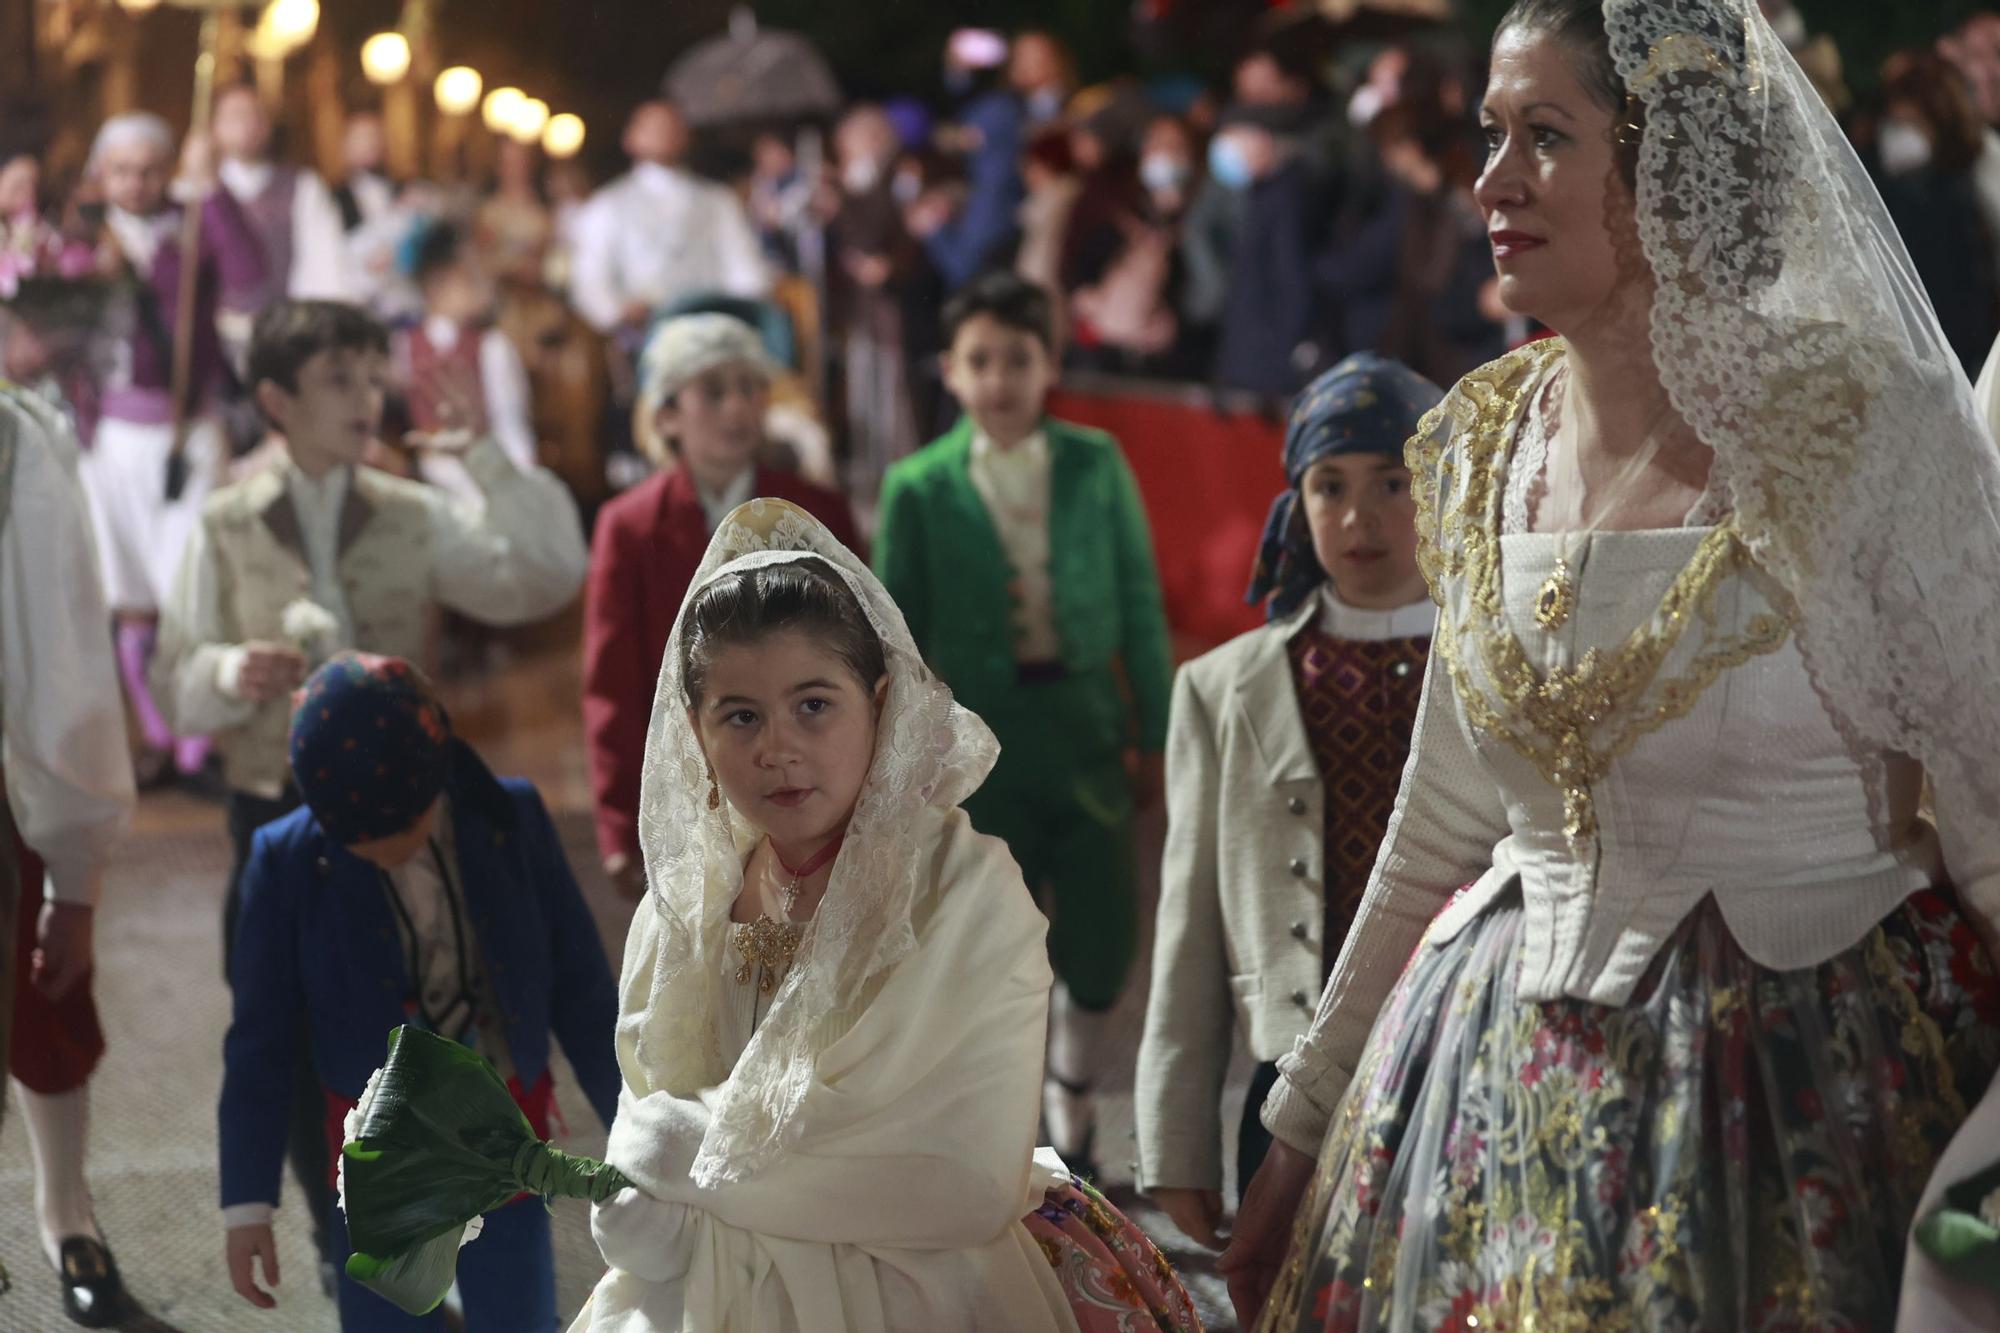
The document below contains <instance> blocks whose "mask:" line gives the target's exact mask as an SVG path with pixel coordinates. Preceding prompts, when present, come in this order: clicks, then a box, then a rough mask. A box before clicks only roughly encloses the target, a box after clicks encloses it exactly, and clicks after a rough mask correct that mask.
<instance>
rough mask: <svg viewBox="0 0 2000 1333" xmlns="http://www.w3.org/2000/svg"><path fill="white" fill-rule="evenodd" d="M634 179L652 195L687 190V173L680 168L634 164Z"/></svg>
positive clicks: (655, 163) (650, 163) (652, 163)
mask: <svg viewBox="0 0 2000 1333" xmlns="http://www.w3.org/2000/svg"><path fill="white" fill-rule="evenodd" d="M632 179H633V181H634V182H635V183H637V184H638V185H639V186H640V187H641V188H642V189H644V190H646V191H648V192H650V193H652V194H672V193H673V192H675V191H677V190H682V189H685V188H687V173H686V172H685V171H682V170H681V169H680V168H679V167H663V166H661V165H660V164H659V163H658V162H634V163H633V164H632Z"/></svg>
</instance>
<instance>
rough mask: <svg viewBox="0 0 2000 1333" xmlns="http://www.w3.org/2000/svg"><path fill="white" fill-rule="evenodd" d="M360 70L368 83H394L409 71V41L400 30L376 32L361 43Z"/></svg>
mask: <svg viewBox="0 0 2000 1333" xmlns="http://www.w3.org/2000/svg"><path fill="white" fill-rule="evenodd" d="M361 72H362V73H363V74H366V75H367V76H368V81H369V82H370V83H394V82H396V80H398V79H400V78H402V77H403V76H404V75H405V74H408V73H409V72H410V42H409V39H408V38H407V37H405V36H403V34H402V33H400V32H378V33H376V34H375V35H374V36H373V37H370V38H369V39H368V40H367V41H365V42H363V43H362V44H361Z"/></svg>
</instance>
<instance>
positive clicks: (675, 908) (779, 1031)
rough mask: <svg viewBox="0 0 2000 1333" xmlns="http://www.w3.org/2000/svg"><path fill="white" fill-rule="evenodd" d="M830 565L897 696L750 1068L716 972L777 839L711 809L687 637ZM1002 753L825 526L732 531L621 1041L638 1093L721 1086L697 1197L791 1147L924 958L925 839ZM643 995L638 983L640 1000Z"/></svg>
mask: <svg viewBox="0 0 2000 1333" xmlns="http://www.w3.org/2000/svg"><path fill="white" fill-rule="evenodd" d="M813 556H817V557H818V558H820V559H822V560H824V561H825V562H826V563H827V564H829V565H831V566H832V567H833V568H834V570H835V571H836V572H838V573H839V575H840V576H841V578H842V579H844V580H845V581H846V583H847V585H848V587H849V588H850V589H851V590H852V591H853V593H854V595H855V597H856V599H857V600H858V601H859V602H860V604H861V606H862V607H863V608H864V610H865V611H866V612H867V615H868V618H869V622H870V623H871V624H872V625H873V626H874V628H875V632H876V634H877V635H879V636H880V638H881V640H882V647H883V650H884V653H885V655H886V657H887V659H888V666H889V692H888V697H887V700H886V701H885V703H884V705H883V709H882V718H881V722H880V724H879V727H878V730H877V739H876V749H875V760H874V764H873V766H872V767H871V768H870V769H869V772H868V778H867V781H866V783H865V784H864V785H863V787H862V790H861V797H860V801H859V803H858V804H857V805H856V807H855V811H854V817H853V820H852V822H851V823H850V824H849V826H848V830H847V837H846V841H845V842H844V843H843V844H842V845H841V849H840V855H839V857H838V859H836V860H835V862H834V868H833V875H832V878H831V880H830V881H829V882H828V885H827V891H826V895H825V897H824V899H823V900H822V901H821V903H820V907H819V910H818V913H817V915H816V916H815V917H814V918H813V920H812V922H811V924H810V925H809V926H808V927H807V929H806V933H805V940H804V942H803V944H802V946H801V948H800V952H799V954H798V958H797V960H796V962H795V963H794V964H793V966H792V968H791V969H790V970H789V971H788V972H787V973H786V975H785V978H784V980H783V982H782V983H781V984H780V985H779V987H778V991H777V994H776V996H775V997H774V998H773V1000H772V1003H771V1007H770V1010H769V1013H768V1014H767V1015H765V1016H764V1018H763V1019H762V1021H761V1022H760V1023H759V1024H758V1026H757V1030H756V1032H755V1034H754V1035H753V1036H752V1037H751V1039H750V1042H749V1045H748V1046H747V1047H746V1048H745V1049H744V1051H743V1053H742V1056H741V1058H740V1059H738V1060H736V1061H735V1064H734V1070H733V1072H732V1071H731V1068H730V1065H729V1062H728V1061H726V1060H725V1059H724V1054H723V1052H722V1050H721V1049H720V1042H719V1039H718V1029H717V1011H716V1006H717V1004H718V996H717V987H718V984H719V983H718V981H717V978H718V977H719V976H720V975H721V973H720V970H719V969H718V967H717V965H716V962H715V959H716V957H717V955H718V953H719V952H720V951H721V950H722V949H723V948H725V947H726V944H725V941H726V938H727V928H728V921H729V909H730V905H731V904H732V903H733V902H734V901H735V900H736V897H737V895H738V893H739V892H740V891H741V888H742V882H743V865H744V861H745V859H746V858H747V856H748V854H749V852H750V850H751V849H752V847H753V846H754V845H755V842H756V840H757V839H758V838H759V837H760V836H761V834H760V833H759V831H758V830H757V829H756V828H754V827H753V826H752V825H751V824H750V823H749V822H748V821H747V820H745V819H743V818H742V816H740V815H738V814H737V813H736V812H735V811H734V809H733V808H732V807H731V806H730V805H729V803H728V802H727V801H724V802H723V804H722V808H721V809H719V810H710V809H709V808H708V790H709V781H708V776H707V766H706V764H705V763H704V761H703V757H702V752H701V747H700V745H699V743H698V741H697V740H696V737H695V732H694V728H693V725H692V724H691V723H690V721H689V719H688V706H687V699H686V696H685V693H684V690H683V678H682V671H681V660H682V634H683V631H684V622H685V618H686V615H687V607H688V606H689V605H690V604H692V602H693V600H694V598H695V597H696V596H697V595H698V594H699V593H700V592H701V590H702V589H703V588H704V587H706V586H707V585H708V584H709V583H711V582H713V581H714V580H715V579H717V578H720V577H723V576H726V575H729V574H733V573H737V572H740V571H744V570H750V569H756V568H760V567H762V566H766V565H773V564H779V563H782V562H786V561H794V560H800V559H804V558H808V557H813ZM998 754H999V745H998V743H997V742H996V741H995V740H994V738H993V734H992V732H991V731H989V730H988V729H987V727H986V724H985V723H984V722H982V721H980V719H979V718H978V717H977V716H976V715H975V714H973V713H970V712H968V711H966V710H965V709H963V708H961V707H959V706H958V704H957V703H956V702H954V701H953V699H952V696H951V692H950V691H949V690H948V689H947V688H946V687H945V685H944V683H943V682H942V681H940V680H939V679H938V678H937V677H936V676H934V675H932V674H931V671H930V669H929V668H928V667H926V666H925V665H924V661H923V657H922V655H921V654H920V653H919V652H918V650H917V646H916V643H915V641H914V640H913V639H912V638H911V637H910V631H909V628H908V626H907V625H905V624H904V621H903V616H902V613H901V612H900V611H898V610H897V609H896V605H895V603H894V602H893V601H891V600H890V598H889V595H888V593H887V591H886V590H884V589H883V587H882V585H881V584H880V583H879V582H878V581H877V580H876V579H875V578H874V576H873V575H871V574H870V573H869V572H868V570H867V568H866V567H865V566H864V565H862V564H861V562H860V561H858V560H857V559H855V557H854V556H853V555H852V554H851V553H850V552H849V551H848V550H847V549H846V548H845V547H844V546H842V545H841V544H840V543H839V542H838V541H836V540H835V539H834V538H833V536H832V535H831V534H830V533H828V532H827V530H826V529H825V528H824V527H822V526H821V525H820V524H819V523H818V522H817V521H816V520H815V519H813V518H812V517H811V516H810V515H808V514H806V513H805V512H804V511H803V510H800V509H798V508H796V507H795V506H793V505H790V504H787V503H785V502H784V501H781V500H752V501H751V502H750V503H748V504H746V505H743V506H742V507H741V508H739V509H737V510H736V511H735V512H734V513H732V514H730V515H729V517H728V518H727V519H725V520H724V521H723V523H722V525H721V527H719V528H718V529H717V530H716V534H715V536H714V538H713V539H712V540H711V541H710V543H709V548H708V554H707V555H706V556H705V557H704V558H703V560H702V563H701V567H700V569H699V571H698V572H697V573H696V575H695V578H694V581H693V582H692V583H691V584H690V585H689V588H688V594H687V599H686V601H684V602H683V603H682V606H681V618H680V619H679V620H677V621H676V623H675V626H674V634H673V637H672V639H671V641H670V642H669V644H668V646H667V652H666V660H665V661H664V662H662V663H661V666H660V680H659V687H658V689H657V691H656V692H655V694H654V700H653V719H652V725H651V728H650V730H649V732H648V734H647V738H646V762H645V771H644V776H643V779H642V782H641V786H640V795H639V840H640V845H641V846H642V848H643V849H644V851H645V856H646V879H647V883H648V886H649V889H648V891H649V892H650V893H651V894H652V896H653V899H654V905H655V908H656V910H657V911H658V913H659V916H660V934H661V945H660V949H659V953H658V955H657V962H656V963H655V965H654V968H653V975H652V977H651V979H650V983H649V985H648V987H647V992H646V993H647V996H648V999H647V1003H646V1005H645V1007H644V1009H643V1010H640V1011H638V1012H627V1013H624V1014H621V1015H620V1017H619V1029H620V1031H619V1039H620V1043H621V1045H623V1044H625V1043H631V1046H632V1049H633V1052H634V1055H635V1057H636V1058H635V1059H634V1060H633V1061H632V1062H631V1067H636V1068H639V1069H643V1070H644V1071H645V1077H647V1078H649V1079H650V1080H652V1082H653V1086H652V1087H650V1088H640V1089H636V1091H638V1092H640V1093H641V1094H642V1095H643V1094H644V1093H646V1092H650V1091H656V1090H658V1091H668V1092H671V1093H673V1094H675V1095H676V1096H681V1097H689V1096H693V1095H695V1094H696V1093H697V1092H699V1091H700V1090H702V1089H704V1088H711V1087H713V1088H716V1089H717V1091H716V1093H715V1097H716V1101H715V1104H714V1118H713V1121H712V1123H711V1125H710V1127H709V1129H708V1132H707V1135H706V1137H705V1138H704V1139H703V1141H702V1145H701V1148H700V1151H699V1153H698V1154H697V1156H696V1158H695V1162H694V1167H693V1170H692V1172H691V1175H692V1177H693V1179H694V1181H695V1183H696V1184H697V1185H700V1186H703V1187H713V1186H715V1185H719V1184H722V1183H725V1182H730V1181H740V1180H746V1179H748V1178H750V1177H751V1176H754V1175H755V1174H756V1173H757V1172H758V1171H759V1170H760V1169H761V1168H762V1167H763V1166H764V1165H765V1164H766V1163H767V1162H769V1161H770V1160H771V1158H772V1157H773V1155H775V1154H776V1153H778V1152H779V1151H780V1150H782V1148H783V1147H784V1146H785V1144H786V1143H787V1141H788V1139H789V1137H790V1135H791V1133H792V1128H793V1124H794V1117H795V1115H796V1112H797V1111H798V1107H799V1103H800V1100H801V1099H802V1098H803V1097H804V1095H805V1092H806V1090H807V1088H808V1087H809V1086H810V1085H811V1082H812V1075H813V1067H814V1060H815V1058H816V1055H817V1052H818V1049H819V1047H820V1046H821V1045H822V1043H821V1042H820V1040H819V1037H820V1035H821V1028H822V1026H823V1025H825V1024H827V1023H829V1022H836V1021H838V1020H839V1018H840V1017H841V1015H842V1012H843V1011H844V1010H846V1009H848V1008H849V1007H850V1006H852V1005H854V1004H857V1003H859V1002H860V1001H861V1000H862V999H863V997H864V987H866V986H867V984H868V983H869V982H870V981H871V980H872V979H874V978H877V977H879V976H880V975H881V974H882V973H884V972H886V971H887V970H888V969H889V968H890V967H892V966H894V965H895V964H896V962H897V961H898V960H900V959H901V958H903V957H904V956H905V955H906V954H908V953H909V952H910V950H911V949H912V948H913V947H914V946H915V943H916V935H915V931H914V929H913V927H912V924H911V919H910V918H911V905H912V901H913V899H914V898H915V896H916V894H917V891H918V889H919V887H920V886H921V885H922V884H923V883H924V882H925V880H926V877H927V876H928V874H929V873H930V870H931V867H930V866H929V865H928V864H926V863H922V862H921V861H919V860H918V859H917V858H913V857H912V856H911V854H910V848H911V846H912V841H911V838H910V836H909V834H910V831H911V829H912V828H913V827H914V825H915V824H916V823H917V820H918V817H919V816H920V814H921V813H922V812H923V811H925V810H926V809H928V808H931V807H939V808H944V807H950V806H955V805H957V804H958V803H959V802H960V801H962V800H964V798H965V797H966V796H968V795H970V794H971V793H972V792H973V791H974V790H975V789H977V788H978V786H979V784H980V783H981V782H983V781H984V780H985V778H986V775H987V773H988V772H990V771H991V770H992V767H993V761H994V759H995V758H996V757H997V756H998ZM634 982H635V979H634V978H632V977H629V976H628V977H627V978H625V989H626V992H627V994H628V996H629V995H630V994H631V993H632V987H633V985H634ZM628 1077H629V1069H628ZM718 1085H719V1086H718Z"/></svg>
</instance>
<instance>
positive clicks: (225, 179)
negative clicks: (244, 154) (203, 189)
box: [215, 157, 277, 199]
mask: <svg viewBox="0 0 2000 1333" xmlns="http://www.w3.org/2000/svg"><path fill="white" fill-rule="evenodd" d="M215 174H216V175H217V176H219V177H220V178H221V179H222V183H223V185H225V186H227V187H228V189H229V192H230V193H231V194H233V195H235V196H236V197H237V198H238V199H255V198H256V197H257V196H258V195H260V194H262V193H264V191H265V190H267V189H269V188H270V187H271V178H272V177H273V176H275V175H276V174H277V168H276V167H274V166H272V165H271V164H270V163H269V162H239V161H237V160H236V159H235V158H233V157H225V158H223V159H222V161H221V163H220V164H219V165H218V166H217V167H216V169H215Z"/></svg>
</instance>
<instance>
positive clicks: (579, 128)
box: [542, 111, 583, 158]
mask: <svg viewBox="0 0 2000 1333" xmlns="http://www.w3.org/2000/svg"><path fill="white" fill-rule="evenodd" d="M582 147H583V117H581V116H577V115H572V114H571V113H569V112H567V111H565V112H563V113H562V114H561V115H560V116H552V117H550V118H549V123H548V125H547V126H546V127H545V128H544V129H543V130H542V151H543V152H545V153H547V154H548V155H549V156H550V157H554V158H564V157H575V156H576V155H577V152H578V151H579V150H580V149H582Z"/></svg>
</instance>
